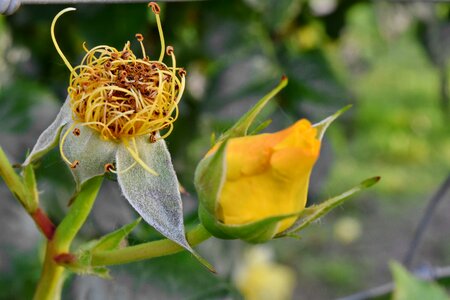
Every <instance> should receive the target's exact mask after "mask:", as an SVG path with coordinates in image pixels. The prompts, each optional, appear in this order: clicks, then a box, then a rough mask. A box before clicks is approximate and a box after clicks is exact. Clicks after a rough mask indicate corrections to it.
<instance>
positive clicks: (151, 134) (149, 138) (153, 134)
mask: <svg viewBox="0 0 450 300" xmlns="http://www.w3.org/2000/svg"><path fill="white" fill-rule="evenodd" d="M148 141H149V142H150V143H152V144H153V143H156V141H157V139H156V133H155V132H152V133H150V135H149V137H148Z"/></svg>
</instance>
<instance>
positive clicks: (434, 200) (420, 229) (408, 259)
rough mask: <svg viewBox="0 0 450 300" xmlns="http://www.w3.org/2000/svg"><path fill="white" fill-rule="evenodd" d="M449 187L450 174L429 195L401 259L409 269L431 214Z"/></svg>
mask: <svg viewBox="0 0 450 300" xmlns="http://www.w3.org/2000/svg"><path fill="white" fill-rule="evenodd" d="M449 188H450V174H449V175H448V176H447V178H446V179H445V180H444V182H443V183H442V184H441V185H440V187H439V188H438V190H437V191H436V193H435V194H434V195H433V197H431V199H430V201H429V202H428V205H427V207H426V209H425V212H424V214H423V216H422V218H421V220H420V222H419V225H418V226H417V228H416V231H415V233H414V236H413V238H412V240H411V243H410V244H409V247H408V251H407V252H406V255H405V257H404V259H403V264H404V265H405V267H406V268H408V269H410V268H411V265H412V263H413V260H414V256H415V254H416V252H417V249H418V247H419V245H420V243H421V241H422V238H423V236H424V233H425V230H426V229H427V227H428V225H429V224H430V221H431V219H432V217H433V214H434V212H435V210H436V208H437V206H438V204H439V202H440V201H441V200H442V199H444V196H445V194H446V193H447V190H448V189H449Z"/></svg>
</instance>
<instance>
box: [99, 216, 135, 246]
mask: <svg viewBox="0 0 450 300" xmlns="http://www.w3.org/2000/svg"><path fill="white" fill-rule="evenodd" d="M139 222H141V218H139V219H137V220H136V221H134V222H133V223H130V224H127V225H125V226H123V227H122V228H120V229H118V230H116V231H114V232H111V233H109V234H107V235H105V236H103V237H102V238H101V239H100V240H98V241H97V242H96V243H95V244H94V245H92V252H96V251H107V250H114V249H117V248H118V247H119V246H120V243H121V242H122V241H123V240H124V239H125V238H126V237H127V236H128V235H129V234H130V232H131V231H133V229H134V228H135V227H136V226H137V225H138V224H139Z"/></svg>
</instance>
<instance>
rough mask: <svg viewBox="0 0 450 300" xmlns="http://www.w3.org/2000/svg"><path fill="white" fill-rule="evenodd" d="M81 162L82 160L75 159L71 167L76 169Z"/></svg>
mask: <svg viewBox="0 0 450 300" xmlns="http://www.w3.org/2000/svg"><path fill="white" fill-rule="evenodd" d="M79 164H80V161H78V160H75V161H74V162H73V163H72V164H71V165H70V168H71V169H75V168H76V167H77V166H78V165H79Z"/></svg>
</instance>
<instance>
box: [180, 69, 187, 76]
mask: <svg viewBox="0 0 450 300" xmlns="http://www.w3.org/2000/svg"><path fill="white" fill-rule="evenodd" d="M186 74H187V72H186V70H185V69H183V68H180V69H179V70H178V75H180V76H181V77H183V76H185V77H186Z"/></svg>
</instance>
